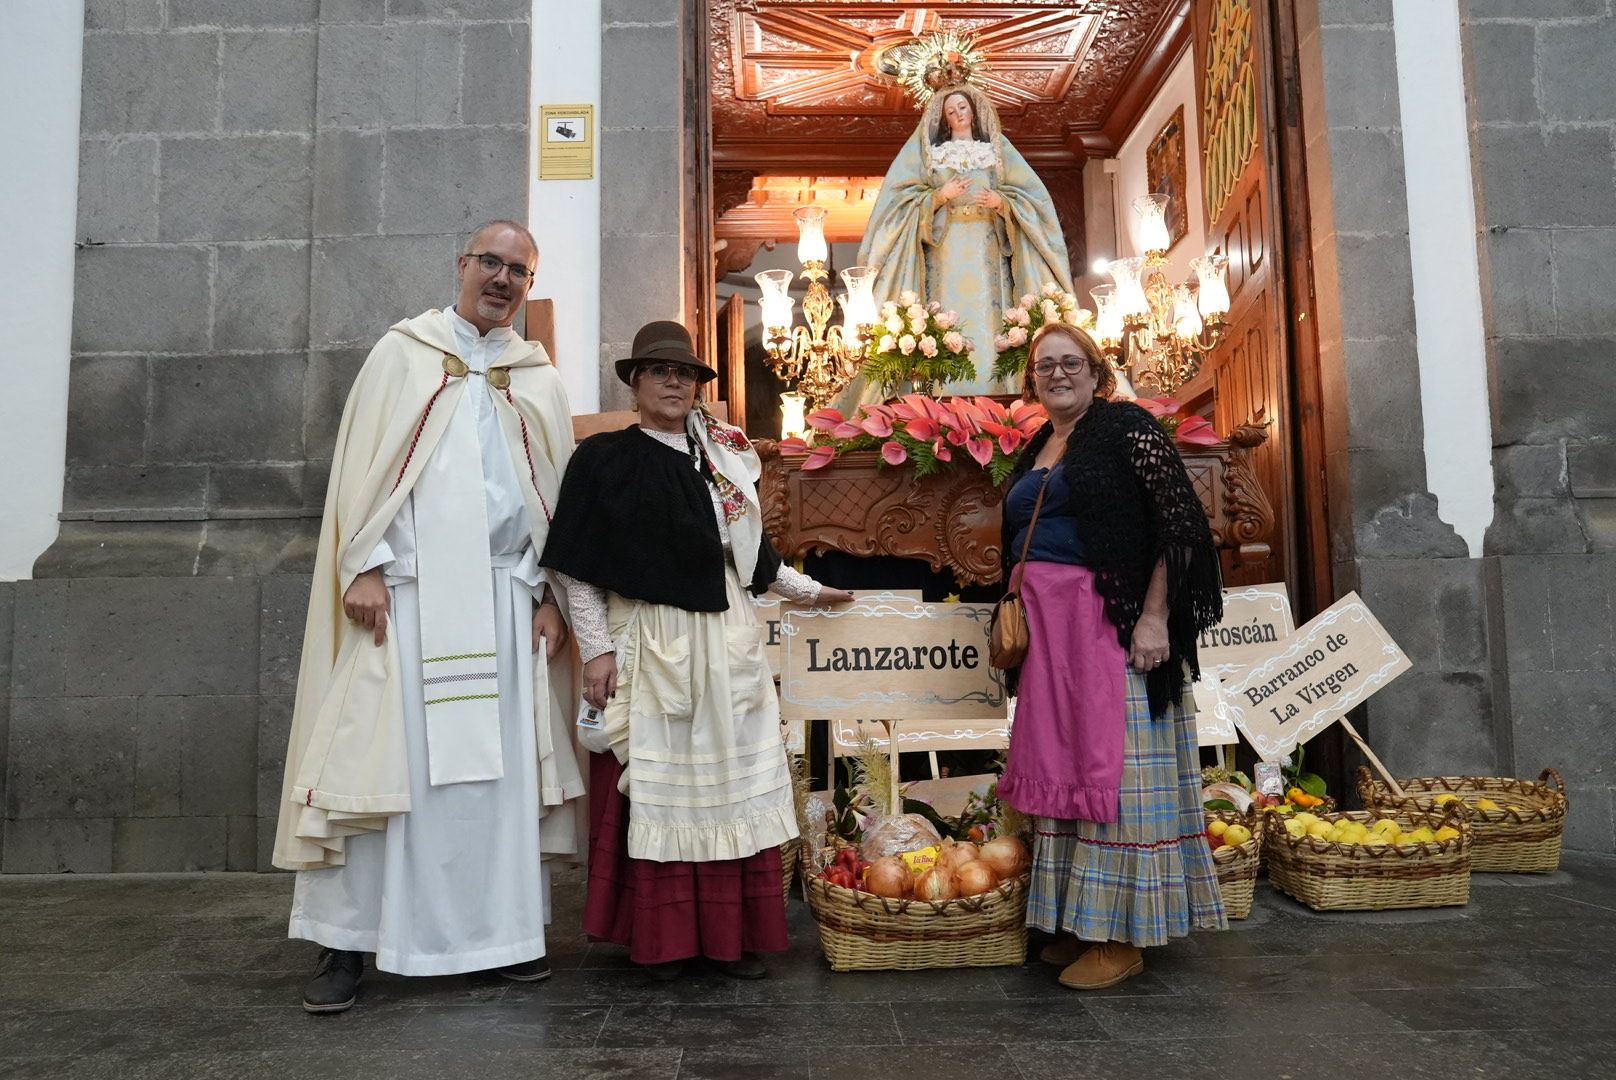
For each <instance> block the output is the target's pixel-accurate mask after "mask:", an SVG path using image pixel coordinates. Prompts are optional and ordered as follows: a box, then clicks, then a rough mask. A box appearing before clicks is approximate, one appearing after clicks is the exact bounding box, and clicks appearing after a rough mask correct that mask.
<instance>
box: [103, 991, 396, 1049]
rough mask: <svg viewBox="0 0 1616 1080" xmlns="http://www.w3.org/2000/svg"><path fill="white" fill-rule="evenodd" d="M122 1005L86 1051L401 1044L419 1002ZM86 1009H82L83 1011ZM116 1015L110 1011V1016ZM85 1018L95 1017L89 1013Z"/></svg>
mask: <svg viewBox="0 0 1616 1080" xmlns="http://www.w3.org/2000/svg"><path fill="white" fill-rule="evenodd" d="M201 1004H205V1003H202V1002H197V1003H193V1004H191V1005H190V1006H186V1007H170V1008H161V1009H134V1010H128V1009H125V1010H119V1011H118V1012H117V1013H116V1014H115V1016H116V1022H105V1023H100V1024H95V1025H94V1027H93V1029H92V1034H93V1035H94V1036H95V1037H94V1038H93V1039H92V1040H91V1041H89V1042H88V1043H86V1044H84V1045H82V1046H81V1047H80V1048H79V1049H80V1051H81V1052H83V1053H103V1052H107V1051H112V1052H116V1053H121V1054H164V1053H171V1052H172V1051H173V1049H174V1047H176V1046H185V1047H189V1048H191V1049H192V1050H193V1051H195V1052H197V1053H210V1052H212V1053H222V1052H227V1051H243V1050H281V1051H286V1050H303V1051H324V1050H329V1049H330V1048H331V1047H332V1046H333V1045H340V1046H341V1047H342V1048H343V1049H344V1051H347V1052H353V1053H358V1052H361V1051H365V1050H397V1049H402V1048H404V1045H403V1043H402V1042H401V1041H400V1040H401V1039H402V1037H403V1034H404V1031H405V1029H406V1028H408V1027H409V1025H410V1022H411V1021H412V1020H414V1019H415V1017H416V1015H417V1014H418V1013H420V1012H421V1011H422V1010H421V1009H420V1008H419V1007H407V1006H394V1007H373V1008H355V1009H352V1010H350V1011H348V1012H345V1013H338V1014H335V1015H332V1016H310V1015H309V1014H308V1013H306V1012H304V1011H303V1008H302V1006H301V1005H300V1004H299V1002H298V1000H297V998H296V997H293V999H292V1000H290V1001H288V1002H286V1003H285V1004H284V1005H279V1006H263V1007H258V1008H225V1009H214V1008H199V1007H198V1006H199V1005H201ZM81 1015H82V1014H81ZM110 1019H112V1018H110V1017H109V1020H110ZM86 1023H94V1018H93V1017H88V1016H86Z"/></svg>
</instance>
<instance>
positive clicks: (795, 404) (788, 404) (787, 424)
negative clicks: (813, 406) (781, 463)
mask: <svg viewBox="0 0 1616 1080" xmlns="http://www.w3.org/2000/svg"><path fill="white" fill-rule="evenodd" d="M807 405H808V399H807V398H805V397H803V396H802V395H801V394H789V393H788V394H781V395H780V437H781V438H782V439H789V438H791V437H793V436H795V437H797V438H799V439H800V438H802V437H803V436H804V435H806V434H808V420H807V418H806V416H805V415H804V411H805V410H806V408H807Z"/></svg>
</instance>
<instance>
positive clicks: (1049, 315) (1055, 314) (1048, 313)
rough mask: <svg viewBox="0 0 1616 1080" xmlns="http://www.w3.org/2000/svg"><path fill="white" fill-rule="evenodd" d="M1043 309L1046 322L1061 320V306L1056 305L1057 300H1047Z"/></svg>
mask: <svg viewBox="0 0 1616 1080" xmlns="http://www.w3.org/2000/svg"><path fill="white" fill-rule="evenodd" d="M1042 311H1043V313H1044V321H1045V322H1060V308H1058V307H1056V306H1055V301H1053V300H1045V301H1044V303H1043V307H1042Z"/></svg>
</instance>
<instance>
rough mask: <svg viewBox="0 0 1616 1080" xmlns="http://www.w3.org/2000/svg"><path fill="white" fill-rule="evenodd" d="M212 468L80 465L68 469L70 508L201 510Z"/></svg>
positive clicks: (65, 499) (67, 506) (67, 507)
mask: <svg viewBox="0 0 1616 1080" xmlns="http://www.w3.org/2000/svg"><path fill="white" fill-rule="evenodd" d="M207 487H208V470H207V469H206V468H205V467H203V466H199V465H76V466H73V467H72V468H70V469H69V470H68V475H67V490H66V492H65V494H64V497H63V509H64V510H69V511H92V512H93V511H123V510H130V511H155V510H178V509H183V510H198V511H200V510H201V509H203V507H205V506H206V505H207V503H206V498H207Z"/></svg>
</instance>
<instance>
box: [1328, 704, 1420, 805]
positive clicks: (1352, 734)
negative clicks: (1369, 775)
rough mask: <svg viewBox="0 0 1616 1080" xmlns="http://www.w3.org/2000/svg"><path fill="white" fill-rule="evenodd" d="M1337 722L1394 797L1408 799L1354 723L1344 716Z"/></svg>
mask: <svg viewBox="0 0 1616 1080" xmlns="http://www.w3.org/2000/svg"><path fill="white" fill-rule="evenodd" d="M1336 722H1337V723H1339V724H1340V725H1341V727H1342V728H1343V729H1344V730H1345V731H1346V733H1347V735H1348V737H1349V738H1351V739H1352V741H1353V742H1355V743H1357V744H1358V749H1360V750H1362V751H1363V752H1364V757H1366V758H1368V759H1369V764H1371V765H1373V766H1374V767H1375V771H1376V772H1378V773H1379V774H1380V778H1381V779H1382V780H1384V781H1386V786H1387V787H1388V788H1390V789H1391V793H1392V795H1393V796H1395V797H1396V798H1399V799H1403V798H1407V795H1405V794H1404V792H1403V789H1402V788H1401V787H1399V786H1398V785H1397V781H1396V780H1394V779H1392V774H1391V773H1390V772H1388V771H1387V770H1386V766H1385V765H1384V764H1383V763H1382V762H1381V760H1380V758H1378V757H1376V756H1375V752H1374V751H1373V750H1371V749H1369V744H1368V743H1367V742H1365V741H1364V737H1363V736H1362V735H1360V734H1358V729H1357V728H1355V727H1353V726H1352V721H1350V720H1348V719H1347V718H1346V717H1345V716H1343V717H1342V718H1341V719H1340V720H1338V721H1336Z"/></svg>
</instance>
